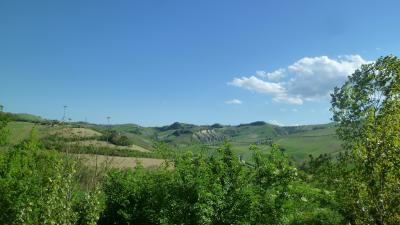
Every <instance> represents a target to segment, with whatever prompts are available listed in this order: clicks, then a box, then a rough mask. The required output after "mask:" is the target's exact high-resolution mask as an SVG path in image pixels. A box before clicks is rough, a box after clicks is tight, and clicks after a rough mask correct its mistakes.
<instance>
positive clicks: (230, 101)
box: [225, 98, 242, 105]
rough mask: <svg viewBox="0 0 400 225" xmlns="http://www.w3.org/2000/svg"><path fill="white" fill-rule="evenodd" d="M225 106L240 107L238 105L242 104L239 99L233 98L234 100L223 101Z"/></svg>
mask: <svg viewBox="0 0 400 225" xmlns="http://www.w3.org/2000/svg"><path fill="white" fill-rule="evenodd" d="M225 104H228V105H240V104H242V101H240V100H239V99H236V98H234V99H231V100H227V101H225Z"/></svg>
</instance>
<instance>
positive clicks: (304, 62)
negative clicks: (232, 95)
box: [229, 55, 370, 105]
mask: <svg viewBox="0 0 400 225" xmlns="http://www.w3.org/2000/svg"><path fill="white" fill-rule="evenodd" d="M366 63H370V62H369V61H366V60H365V59H363V58H362V57H361V56H360V55H344V56H339V57H337V58H336V59H332V58H329V57H328V56H320V57H304V58H302V59H300V60H298V61H296V62H295V63H293V64H291V65H289V66H287V68H280V69H278V70H275V71H273V72H265V71H257V72H256V76H257V77H256V76H250V77H241V78H234V79H233V81H232V82H229V84H230V85H233V86H236V87H240V88H243V89H246V90H250V91H253V92H258V93H262V94H267V95H270V96H272V97H273V100H274V101H276V102H283V103H288V104H295V105H301V104H303V103H304V101H312V100H316V99H323V98H326V97H327V96H329V93H330V92H331V91H332V89H333V88H334V87H335V86H339V85H341V84H342V83H343V82H344V81H345V80H346V79H347V76H349V75H351V74H352V73H353V72H354V71H355V70H356V69H357V68H359V67H360V66H361V65H362V64H366ZM285 77H287V79H285V80H283V78H285Z"/></svg>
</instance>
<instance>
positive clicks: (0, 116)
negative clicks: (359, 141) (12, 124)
mask: <svg viewBox="0 0 400 225" xmlns="http://www.w3.org/2000/svg"><path fill="white" fill-rule="evenodd" d="M9 121H10V118H9V116H8V115H7V114H6V113H3V112H2V108H1V110H0V146H4V145H6V144H7V143H8V135H9V130H8V129H7V125H8V123H9Z"/></svg>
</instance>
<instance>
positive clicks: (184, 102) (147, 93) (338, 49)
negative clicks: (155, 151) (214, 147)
mask: <svg viewBox="0 0 400 225" xmlns="http://www.w3.org/2000/svg"><path fill="white" fill-rule="evenodd" d="M399 8H400V3H399V2H398V1H338V0H335V1H320V0H318V1H317V0H316V1H294V0H293V1H282V0H280V1H233V0H229V1H215V0H212V1H205V0H203V1H187V0H185V1H168V0H158V1H156V0H145V1H139V0H137V1H98V0H96V1H90V0H87V1H81V0H79V1H71V0H69V1H50V0H49V1H18V0H4V1H1V2H0V103H1V104H2V105H4V106H5V109H6V111H11V112H28V113H33V114H37V115H40V116H43V117H45V118H51V119H61V117H62V111H63V106H64V105H68V111H67V116H68V117H70V118H71V119H72V120H74V121H77V120H85V118H86V119H87V120H88V121H90V122H96V123H105V122H106V117H107V116H111V122H113V123H128V122H129V123H137V124H140V125H146V126H154V125H165V124H170V123H172V122H174V121H181V122H188V123H194V124H211V123H215V122H218V123H223V124H239V123H245V122H251V121H256V120H262V121H267V122H272V123H277V124H284V125H295V124H315V123H325V122H329V121H330V117H331V114H330V113H329V111H328V110H327V109H328V108H329V98H328V97H327V94H328V93H329V90H330V89H332V88H333V87H334V86H335V85H340V84H341V83H342V82H343V81H344V80H345V78H346V75H347V73H350V72H349V71H352V70H353V69H354V68H357V67H358V66H359V65H360V64H362V63H366V62H369V61H372V60H374V59H376V58H377V57H379V56H382V55H386V54H395V55H398V54H399V51H400V45H399V43H400V42H399V37H400V29H398V26H399V23H400V14H399V13H398V9H399Z"/></svg>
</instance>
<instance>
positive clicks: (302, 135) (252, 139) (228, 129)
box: [9, 122, 341, 161]
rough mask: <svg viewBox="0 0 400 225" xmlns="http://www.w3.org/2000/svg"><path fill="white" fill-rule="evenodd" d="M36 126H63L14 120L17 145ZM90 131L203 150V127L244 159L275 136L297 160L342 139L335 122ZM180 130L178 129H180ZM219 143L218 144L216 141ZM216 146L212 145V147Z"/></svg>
mask: <svg viewBox="0 0 400 225" xmlns="http://www.w3.org/2000/svg"><path fill="white" fill-rule="evenodd" d="M33 126H36V127H37V129H38V132H39V135H40V136H41V137H45V136H46V135H48V134H51V133H54V132H55V131H60V130H62V129H63V128H62V127H61V126H58V127H50V126H46V125H34V123H30V122H11V123H10V124H9V129H10V132H11V143H12V144H16V143H18V142H20V141H22V140H24V139H26V138H27V137H28V136H29V132H30V130H31V129H32V128H33ZM81 126H83V127H86V128H87V129H90V130H95V131H99V132H104V131H105V130H107V129H112V130H116V131H118V132H120V133H122V134H124V135H126V136H128V138H129V139H130V140H131V141H132V142H133V143H134V145H133V147H134V148H138V149H137V150H139V151H143V149H147V150H152V148H153V143H154V141H156V140H163V141H166V142H168V143H170V144H172V145H173V146H175V147H176V148H182V149H184V148H185V149H190V150H194V151H197V150H198V149H201V145H202V144H201V143H200V142H199V141H198V140H194V139H193V133H195V132H200V131H202V130H213V131H215V132H216V133H217V134H219V135H223V136H225V137H226V138H227V139H228V140H229V141H230V142H231V143H232V145H233V149H234V150H235V152H237V153H238V154H240V155H242V156H243V157H244V159H248V158H249V156H250V155H251V153H250V152H249V150H248V149H249V145H250V144H257V143H258V144H259V145H258V147H259V148H260V149H262V150H268V149H269V146H268V145H267V144H265V143H263V144H262V143H261V144H260V141H265V140H268V139H272V140H273V142H274V143H277V144H278V145H280V146H282V147H283V148H284V149H285V150H286V152H287V153H288V154H289V155H290V156H292V157H293V158H294V159H295V160H299V161H301V160H303V159H306V158H307V157H308V155H309V154H313V155H319V154H322V153H333V154H335V153H337V152H338V151H340V150H341V148H340V141H339V140H338V139H337V138H336V135H335V131H334V128H333V126H332V124H328V125H313V126H301V127H277V126H274V125H270V124H258V125H251V124H245V125H240V126H223V127H221V128H212V127H210V126H195V125H190V124H179V123H175V124H173V125H170V126H165V127H162V128H152V127H141V126H138V125H135V124H122V125H112V126H111V128H110V127H109V126H106V125H96V124H81ZM177 131H179V132H177ZM216 145H219V144H218V143H216ZM213 148H216V147H215V146H214V147H213V146H211V149H213Z"/></svg>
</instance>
